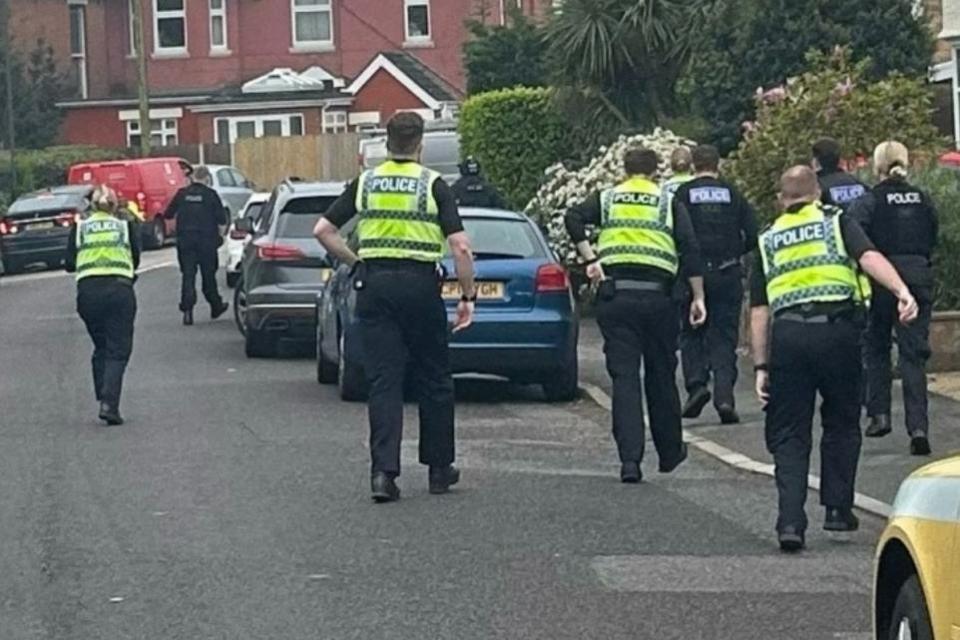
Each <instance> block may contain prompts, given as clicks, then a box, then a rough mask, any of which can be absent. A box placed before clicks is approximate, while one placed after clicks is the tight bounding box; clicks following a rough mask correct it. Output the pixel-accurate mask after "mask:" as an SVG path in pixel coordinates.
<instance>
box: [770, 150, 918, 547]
mask: <svg viewBox="0 0 960 640" xmlns="http://www.w3.org/2000/svg"><path fill="white" fill-rule="evenodd" d="M819 198H820V189H819V186H818V184H817V176H816V174H815V173H814V172H813V170H812V169H810V168H809V167H805V166H798V167H793V168H792V169H789V170H788V171H787V172H786V173H784V174H783V177H782V178H781V180H780V204H781V206H782V210H783V213H782V214H781V215H780V216H779V217H778V218H777V219H776V220H775V221H774V222H773V224H772V225H771V226H770V227H769V228H768V229H766V230H765V231H764V232H763V233H761V234H760V239H759V250H758V252H757V253H758V256H757V259H756V266H755V268H754V272H753V278H752V282H751V304H752V306H753V309H752V314H751V337H752V343H753V357H754V363H755V367H754V368H755V369H756V372H757V379H756V390H757V395H758V397H759V398H760V401H761V402H762V403H764V404H765V406H766V441H767V448H768V449H769V450H770V452H771V453H772V454H773V458H774V463H775V466H776V482H777V491H778V493H779V517H778V519H777V533H778V537H779V542H780V548H781V549H783V550H784V551H788V552H789V551H798V550H800V549H801V548H803V546H804V542H805V535H806V528H807V517H806V513H805V510H804V503H805V501H806V498H807V475H808V472H809V468H810V449H811V440H812V422H813V412H814V408H815V405H816V396H817V392H819V393H820V395H821V396H822V397H823V405H822V407H821V418H822V424H823V438H822V439H821V442H820V458H821V478H822V486H821V492H820V499H821V502H822V503H823V505H824V506H825V507H826V520H825V522H824V525H823V526H824V529H826V530H828V531H855V530H856V529H857V528H858V527H859V522H858V520H857V517H856V516H855V515H854V513H853V510H852V507H853V496H854V482H855V480H856V475H857V460H858V458H859V456H860V445H861V435H860V426H859V417H860V402H859V394H858V390H859V386H860V373H861V366H860V333H861V328H862V320H861V314H862V307H861V303H862V297H863V291H862V288H861V286H860V284H859V278H858V274H857V264H858V263H859V265H860V267H861V268H862V269H863V270H864V271H865V272H866V273H867V274H869V275H870V276H871V277H872V278H873V279H874V280H876V282H877V283H879V284H880V285H881V286H883V287H885V288H887V289H888V290H890V291H892V292H893V293H894V297H895V298H896V299H897V300H898V303H897V305H898V313H899V317H900V321H901V322H910V321H912V320H913V319H914V318H915V317H916V315H917V303H916V301H915V300H914V298H913V296H912V295H911V293H910V290H909V289H908V288H907V285H906V284H904V282H903V280H901V279H900V276H899V275H897V272H896V269H894V268H893V266H892V265H891V264H890V263H889V262H888V261H887V259H886V258H884V257H883V255H881V254H880V252H878V251H877V250H876V249H875V248H874V246H873V244H872V243H871V242H870V239H869V238H868V237H867V235H866V233H864V231H863V229H862V228H861V227H860V225H859V224H858V223H857V222H856V221H855V220H854V219H853V218H852V217H851V216H849V215H846V214H843V213H842V211H841V210H840V209H838V208H836V207H831V206H828V205H823V204H821V203H819V202H818V199H819ZM771 314H772V316H773V319H772V323H773V330H772V332H771V334H770V335H771V336H772V337H771V338H770V340H771V342H770V345H769V348H768V344H767V342H768V332H769V331H770V322H771V317H770V316H771Z"/></svg>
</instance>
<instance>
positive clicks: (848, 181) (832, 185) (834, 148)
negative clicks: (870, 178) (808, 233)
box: [812, 138, 870, 211]
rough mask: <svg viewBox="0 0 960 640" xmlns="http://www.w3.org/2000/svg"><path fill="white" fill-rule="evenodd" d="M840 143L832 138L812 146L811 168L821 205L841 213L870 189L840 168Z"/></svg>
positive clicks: (822, 139)
mask: <svg viewBox="0 0 960 640" xmlns="http://www.w3.org/2000/svg"><path fill="white" fill-rule="evenodd" d="M842 151H843V150H842V149H841V147H840V143H839V142H837V141H836V140H834V139H833V138H821V139H820V140H817V141H816V142H815V143H814V145H813V162H812V165H813V168H814V170H815V171H816V172H817V180H818V181H819V183H820V200H821V202H823V204H831V205H833V206H836V207H840V209H842V210H843V211H846V210H847V208H848V207H849V206H850V204H851V203H853V202H854V201H855V200H856V199H857V198H859V197H861V196H863V195H864V194H866V193H868V192H869V191H870V189H869V188H868V187H867V185H865V184H863V183H862V182H860V180H858V179H857V178H856V177H855V176H852V175H850V174H849V173H847V172H846V171H844V170H843V169H841V168H840V159H841V155H842Z"/></svg>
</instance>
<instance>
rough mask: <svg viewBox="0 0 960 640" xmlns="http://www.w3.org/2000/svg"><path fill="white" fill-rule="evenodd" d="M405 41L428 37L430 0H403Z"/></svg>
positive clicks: (420, 39) (427, 38) (426, 38)
mask: <svg viewBox="0 0 960 640" xmlns="http://www.w3.org/2000/svg"><path fill="white" fill-rule="evenodd" d="M403 7H404V12H405V14H406V15H405V16H404V25H405V28H406V36H407V41H408V42H409V41H414V42H416V41H423V40H429V39H430V0H403Z"/></svg>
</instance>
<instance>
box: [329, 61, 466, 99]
mask: <svg viewBox="0 0 960 640" xmlns="http://www.w3.org/2000/svg"><path fill="white" fill-rule="evenodd" d="M381 70H382V71H385V72H386V73H389V74H390V75H391V76H393V77H394V78H395V79H396V80H397V81H398V82H399V83H400V84H402V85H403V86H404V87H405V88H406V89H407V90H408V91H410V93H412V94H413V95H415V96H416V97H417V98H418V99H419V100H421V101H422V102H423V103H424V104H425V105H426V106H427V107H429V108H431V109H439V108H440V107H441V106H442V105H443V103H448V102H458V101H459V100H460V99H462V98H463V94H462V92H460V91H459V90H458V89H457V88H456V87H454V86H453V85H452V84H450V83H449V82H447V81H446V80H444V79H443V78H442V77H440V76H439V75H438V74H437V73H436V72H434V71H433V70H432V69H431V68H430V67H428V66H427V65H426V64H424V63H423V61H421V60H420V59H419V58H417V57H415V56H413V55H411V54H410V53H407V52H405V51H382V52H380V53H378V54H377V55H376V56H375V57H374V58H373V60H371V61H370V63H369V64H367V66H366V67H364V69H363V71H361V72H360V73H359V74H358V75H357V77H356V78H354V80H353V82H352V83H350V86H348V87H347V88H346V89H345V91H346V92H347V93H349V94H353V95H356V94H357V93H359V92H360V91H361V90H362V89H363V87H364V86H365V85H366V84H367V83H368V82H369V81H370V79H371V78H373V76H374V75H375V74H376V73H377V72H378V71H381Z"/></svg>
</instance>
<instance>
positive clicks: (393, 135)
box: [387, 111, 423, 155]
mask: <svg viewBox="0 0 960 640" xmlns="http://www.w3.org/2000/svg"><path fill="white" fill-rule="evenodd" d="M422 140H423V118H421V117H420V115H419V114H416V113H414V112H412V111H403V112H401V113H397V114H394V116H393V117H392V118H390V121H389V122H387V151H389V152H390V153H394V154H398V155H411V154H413V153H415V152H416V150H417V147H419V146H420V142H421V141H422Z"/></svg>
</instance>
